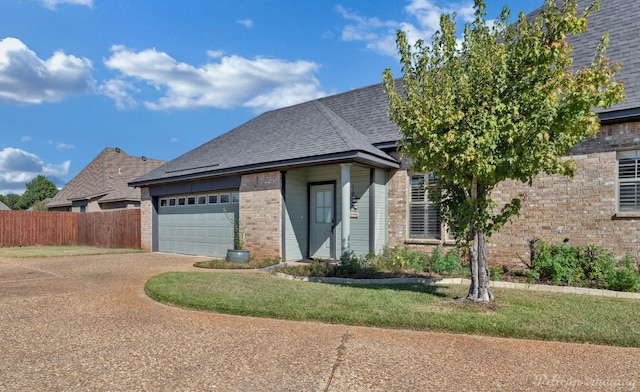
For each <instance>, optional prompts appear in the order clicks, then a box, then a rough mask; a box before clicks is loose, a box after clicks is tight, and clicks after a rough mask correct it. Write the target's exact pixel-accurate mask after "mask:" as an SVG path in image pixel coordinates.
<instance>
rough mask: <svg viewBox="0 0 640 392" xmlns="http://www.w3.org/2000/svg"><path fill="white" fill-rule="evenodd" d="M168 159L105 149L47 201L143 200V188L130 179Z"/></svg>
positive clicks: (56, 204)
mask: <svg viewBox="0 0 640 392" xmlns="http://www.w3.org/2000/svg"><path fill="white" fill-rule="evenodd" d="M163 163H164V161H160V160H156V159H148V158H144V157H133V156H130V155H127V154H126V153H125V152H124V151H122V150H120V149H119V148H117V149H114V148H105V149H104V150H103V151H102V152H101V153H100V154H99V155H98V156H97V157H95V158H94V159H93V161H91V163H89V164H88V165H87V166H86V167H85V168H84V169H82V171H81V172H80V173H78V175H77V176H75V177H74V178H73V179H72V180H71V181H69V183H68V184H67V185H65V186H64V188H62V189H61V190H60V192H58V193H57V194H56V196H55V197H54V198H53V199H51V201H50V202H49V203H47V207H49V208H51V207H64V206H70V205H71V202H72V201H73V200H88V199H93V198H100V200H99V202H100V203H104V202H116V201H139V200H140V189H136V188H131V187H129V186H128V182H129V181H131V180H133V179H134V178H136V177H138V176H140V175H142V174H144V173H146V172H148V171H150V170H153V169H155V168H157V167H158V166H160V165H161V164H163Z"/></svg>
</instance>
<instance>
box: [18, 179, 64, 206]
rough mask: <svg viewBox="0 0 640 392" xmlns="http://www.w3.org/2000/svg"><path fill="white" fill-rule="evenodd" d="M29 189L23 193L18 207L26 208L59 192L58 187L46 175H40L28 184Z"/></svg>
mask: <svg viewBox="0 0 640 392" xmlns="http://www.w3.org/2000/svg"><path fill="white" fill-rule="evenodd" d="M26 185H27V190H26V191H25V192H24V193H23V194H22V196H21V197H20V200H19V201H18V203H17V204H16V207H17V208H18V209H21V210H26V209H28V208H29V207H31V206H33V205H34V204H35V203H36V202H40V201H42V200H44V199H46V198H48V197H54V196H55V195H56V193H58V188H57V187H56V186H55V184H54V183H53V182H51V180H49V179H48V178H47V177H46V176H43V175H39V176H37V177H36V178H34V179H33V180H31V181H29V182H28V183H27V184H26Z"/></svg>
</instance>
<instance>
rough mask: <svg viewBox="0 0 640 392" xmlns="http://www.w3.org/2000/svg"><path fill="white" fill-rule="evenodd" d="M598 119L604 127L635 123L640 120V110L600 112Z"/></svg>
mask: <svg viewBox="0 0 640 392" xmlns="http://www.w3.org/2000/svg"><path fill="white" fill-rule="evenodd" d="M598 117H599V118H600V123H601V124H604V125H607V124H616V123H621V122H628V121H635V120H638V119H640V108H631V109H622V110H615V111H610V112H600V113H598Z"/></svg>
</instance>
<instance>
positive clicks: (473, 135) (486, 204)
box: [383, 0, 624, 301]
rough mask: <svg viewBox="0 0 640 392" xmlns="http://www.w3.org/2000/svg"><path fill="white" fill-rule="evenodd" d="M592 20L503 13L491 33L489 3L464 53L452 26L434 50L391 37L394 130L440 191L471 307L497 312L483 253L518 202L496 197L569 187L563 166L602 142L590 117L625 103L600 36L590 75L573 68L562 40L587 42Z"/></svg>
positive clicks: (437, 196) (479, 2)
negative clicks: (501, 190)
mask: <svg viewBox="0 0 640 392" xmlns="http://www.w3.org/2000/svg"><path fill="white" fill-rule="evenodd" d="M598 8H599V3H598V2H597V1H594V3H593V4H591V5H590V6H589V7H588V8H587V9H586V10H585V11H584V13H579V12H578V7H577V4H576V1H575V0H566V1H564V2H563V6H562V7H559V6H558V5H557V4H556V2H555V1H554V0H547V1H545V4H544V6H543V9H542V12H541V14H540V15H539V16H537V17H536V18H534V19H532V20H529V19H527V18H526V17H525V15H524V13H522V12H521V13H520V14H519V17H518V20H517V21H516V22H514V23H511V22H510V21H509V10H508V8H506V7H505V8H504V9H503V10H502V13H501V14H500V17H499V18H498V19H497V20H496V21H495V23H494V24H493V25H492V26H491V27H490V26H488V24H487V22H486V20H485V15H486V7H485V3H484V1H483V0H476V1H475V20H474V21H473V22H472V23H470V24H467V25H466V26H465V29H464V35H463V39H462V42H461V43H459V42H458V41H457V39H456V25H455V14H454V15H453V16H449V15H443V16H442V17H441V18H440V30H439V31H438V32H437V33H436V34H435V35H434V36H433V40H432V41H433V42H432V45H431V46H427V45H425V44H424V42H423V41H421V40H420V41H418V42H416V44H415V45H414V46H413V47H412V46H411V45H410V44H408V43H407V39H406V36H405V34H404V33H403V32H402V31H398V33H397V44H398V49H399V52H400V56H401V64H402V72H403V76H402V78H401V86H402V91H398V90H399V89H398V88H397V86H398V84H397V83H396V81H395V80H394V77H393V74H392V72H391V70H390V69H389V68H387V69H386V70H385V72H384V75H383V78H384V85H385V90H386V92H387V94H388V96H389V113H390V118H391V119H392V120H393V121H394V122H396V123H397V124H398V126H399V128H400V132H401V133H402V136H403V140H402V141H401V142H400V146H401V148H402V151H404V154H405V155H406V156H408V157H409V158H411V160H412V162H413V170H414V171H416V172H423V173H428V172H433V173H434V174H435V175H436V177H437V179H438V184H439V187H437V189H433V190H431V189H430V190H429V196H430V197H431V198H432V200H433V201H434V202H435V203H436V204H438V205H439V206H440V210H441V214H442V219H443V220H444V222H445V223H446V224H447V225H448V228H449V230H450V231H451V233H453V235H454V236H455V238H456V240H457V241H458V242H459V243H461V244H464V245H465V246H466V247H467V249H468V254H469V259H470V264H471V270H472V272H471V282H472V283H471V287H470V288H469V294H468V296H467V298H468V299H469V300H474V301H490V300H493V294H492V293H491V290H490V288H489V280H490V276H489V269H488V263H487V257H486V251H485V249H486V247H485V245H486V241H487V238H488V237H489V236H491V234H493V233H495V232H496V231H497V230H499V229H500V228H501V227H502V226H503V225H504V224H505V223H506V222H507V221H508V220H509V219H510V218H511V217H513V216H516V215H517V214H518V213H519V211H520V198H521V197H523V195H519V197H517V198H514V199H512V200H511V201H510V202H509V203H507V204H506V205H503V206H502V207H501V208H500V207H499V206H497V204H496V203H495V202H494V201H493V200H492V199H491V192H492V190H493V189H494V188H495V187H496V185H498V184H499V183H500V182H502V181H504V180H507V179H513V180H518V181H521V182H523V183H527V184H529V185H531V183H532V181H533V179H534V178H535V177H536V176H537V175H538V174H540V173H546V174H561V175H567V176H571V175H573V174H574V172H575V170H576V165H575V162H573V161H571V160H566V159H562V157H563V156H565V155H566V154H567V152H568V151H569V150H570V149H571V148H572V147H573V146H574V145H575V144H576V143H577V142H578V141H580V140H581V139H583V138H585V137H587V136H591V135H595V134H596V133H597V132H598V130H599V128H600V123H599V120H598V116H597V114H595V113H593V112H592V111H591V109H592V108H594V107H598V106H600V107H605V108H606V107H609V106H610V105H612V104H614V103H616V102H619V101H621V100H622V99H623V98H624V93H623V86H622V83H621V82H617V81H615V73H616V71H617V70H618V69H619V66H618V65H617V64H614V65H612V64H610V62H609V59H608V58H607V57H605V56H604V53H605V49H606V47H607V43H608V37H607V36H606V35H605V36H604V37H602V40H601V42H600V44H599V45H598V47H597V48H594V52H595V55H594V59H593V62H592V63H591V64H590V65H589V66H586V67H584V68H582V69H580V70H574V69H573V68H572V56H571V54H572V49H573V48H572V46H571V45H569V44H568V43H567V36H569V35H577V34H580V33H583V32H585V31H586V30H587V18H588V16H589V15H590V14H591V12H592V11H594V10H597V9H598ZM594 46H595V45H594Z"/></svg>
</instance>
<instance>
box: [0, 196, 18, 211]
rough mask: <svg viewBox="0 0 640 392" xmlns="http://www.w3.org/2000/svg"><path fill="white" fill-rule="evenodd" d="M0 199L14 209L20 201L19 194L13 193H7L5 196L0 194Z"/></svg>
mask: <svg viewBox="0 0 640 392" xmlns="http://www.w3.org/2000/svg"><path fill="white" fill-rule="evenodd" d="M0 201H1V202H3V203H4V204H5V205H6V206H7V207H9V208H11V209H12V210H16V209H17V208H16V204H18V201H20V195H16V194H15V193H9V194H7V195H5V196H3V195H0Z"/></svg>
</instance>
